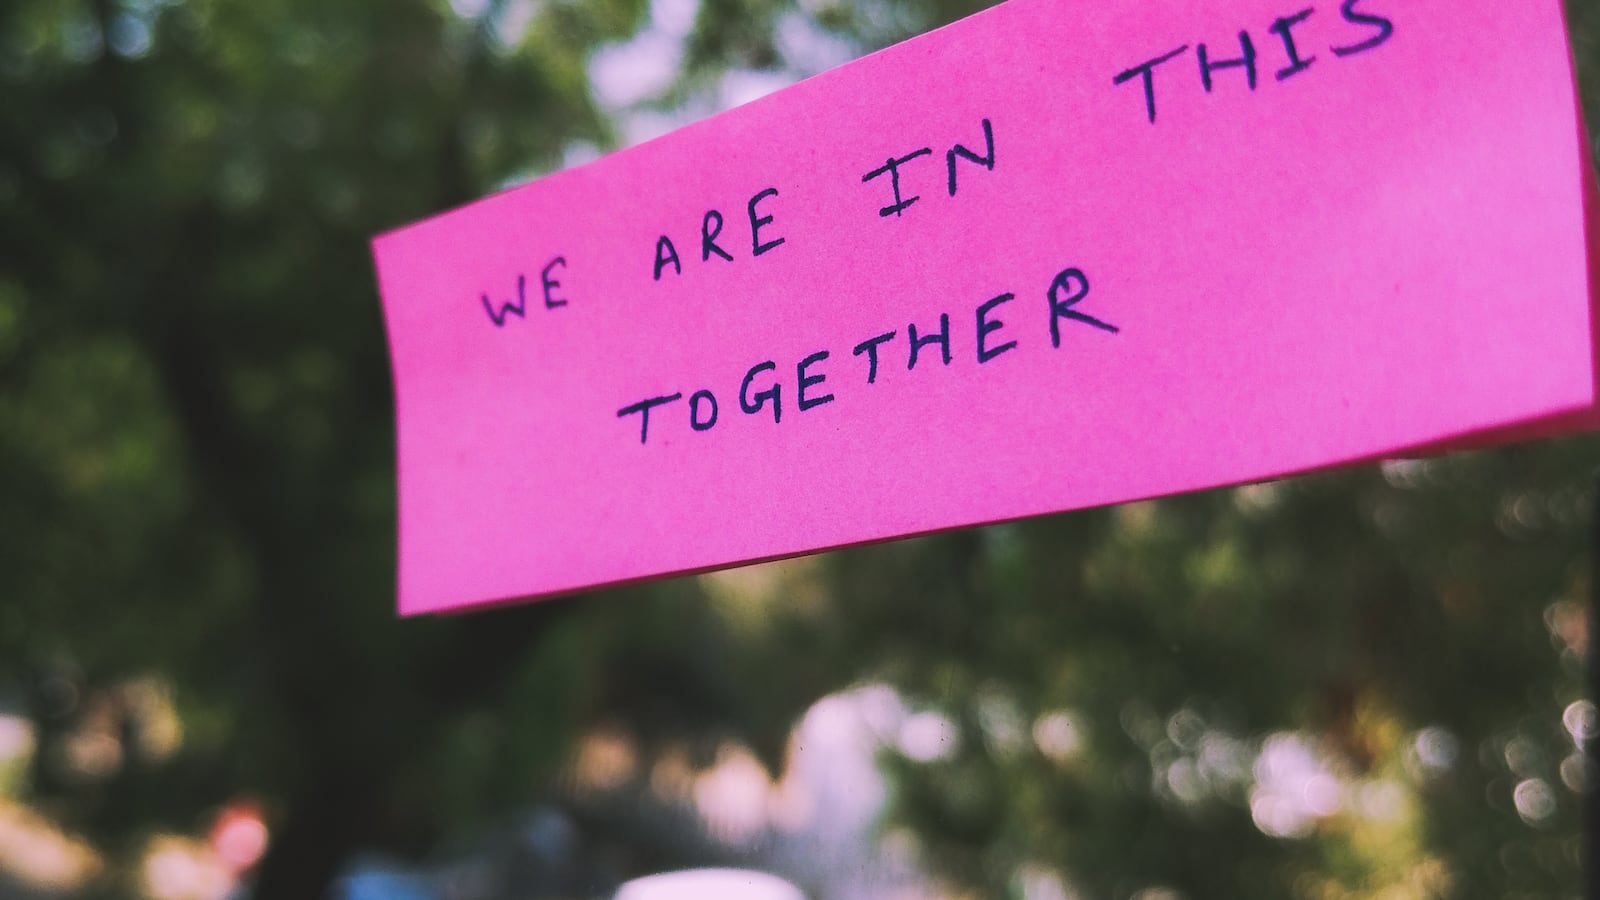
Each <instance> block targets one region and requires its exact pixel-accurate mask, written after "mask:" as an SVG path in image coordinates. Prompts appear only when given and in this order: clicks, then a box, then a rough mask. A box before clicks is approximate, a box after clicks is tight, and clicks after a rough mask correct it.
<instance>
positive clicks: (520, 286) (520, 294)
mask: <svg viewBox="0 0 1600 900" xmlns="http://www.w3.org/2000/svg"><path fill="white" fill-rule="evenodd" d="M526 286H527V279H526V278H524V277H522V276H521V275H518V276H517V302H516V303H514V304H513V303H507V304H505V305H504V306H502V307H500V312H498V313H496V312H495V311H494V304H492V303H490V302H489V295H488V294H480V295H479V296H481V297H482V298H483V311H484V312H486V313H488V314H489V320H490V321H491V322H493V323H494V324H495V327H496V328H499V327H502V326H504V325H505V324H506V318H507V317H508V316H510V315H511V314H512V313H516V314H517V318H522V316H523V312H522V310H523V307H524V306H525V305H526V304H527V302H528V298H527V296H526V293H527V292H526V291H525V290H524V288H525V287H526Z"/></svg>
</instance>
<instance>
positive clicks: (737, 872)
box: [613, 869, 805, 900]
mask: <svg viewBox="0 0 1600 900" xmlns="http://www.w3.org/2000/svg"><path fill="white" fill-rule="evenodd" d="M613 900H805V895H804V894H802V893H800V889H799V888H797V887H795V886H794V885H792V884H790V883H789V882H787V881H784V880H783V879H782V878H778V877H776V876H773V875H768V874H766V873H765V872H752V871H749V870H746V869H690V870H688V871H685V872H668V873H666V874H664V875H649V876H646V877H644V878H635V879H634V880H632V881H630V882H628V883H627V884H624V885H623V886H622V887H620V888H618V889H617V893H616V896H615V897H614V898H613Z"/></svg>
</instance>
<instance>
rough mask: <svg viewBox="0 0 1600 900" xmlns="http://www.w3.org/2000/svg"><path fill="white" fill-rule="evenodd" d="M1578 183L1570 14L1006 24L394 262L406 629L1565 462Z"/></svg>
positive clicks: (1461, 7) (603, 168)
mask: <svg viewBox="0 0 1600 900" xmlns="http://www.w3.org/2000/svg"><path fill="white" fill-rule="evenodd" d="M1587 171H1588V161H1587V154H1586V152H1585V150H1584V146H1583V139H1582V125H1581V122H1580V121H1579V116H1578V113H1577V107H1576V101H1575V97H1574V90H1573V75H1572V70H1571V65H1570V60H1569V55H1568V50H1567V46H1566V32H1565V29H1564V27H1563V23H1562V17H1561V7H1560V4H1559V3H1558V2H1556V0H1539V2H1532V3H1526V4H1520V5H1518V6H1517V7H1516V9H1515V11H1514V12H1508V11H1507V7H1506V6H1505V5H1504V4H1503V3H1490V2H1487V0H1343V2H1340V0H1295V2H1285V0H1226V2H1217V0H1209V2H1199V0H1195V2H1182V3H1157V2H1153V0H1095V2H1088V0H1078V2H1054V0H1011V2H1009V3H1005V4H1003V5H1001V6H998V7H995V8H994V9H991V10H989V11H987V12H985V13H982V14H979V15H976V16H973V17H972V18H969V19H967V20H964V21H962V22H959V23H957V24H955V25H952V26H950V27H948V28H945V29H942V30H939V31H936V32H933V33H931V34H928V35H925V36H923V37H920V38H917V39H915V40H912V41H908V42H906V43H904V44H901V45H899V46H896V47H893V48H891V49H889V50H886V51H884V52H882V53H878V54H876V55H873V56H871V57H868V58H866V59H863V60H861V61H858V62H855V63H852V64H850V65H847V66H844V67H843V68H840V69H837V70H835V71H832V72H828V73H826V74H824V75H821V76H819V77H817V78H813V79H811V80H809V81H806V82H803V83H801V84H798V85H796V86H794V87H792V88H789V89H787V90H784V91H781V92H779V93H777V94H775V95H772V96H770V97H767V98H765V99H762V100H759V101H756V102H754V103H751V104H749V105H746V106H743V107H740V108H739V109H736V110H733V111H731V112H729V113H726V114H723V115H719V116H716V117H714V118H711V119H709V120H707V121H704V122H700V123H698V124H695V125H692V126H690V127H687V128H684V129H682V130H681V131H678V132H676V133H674V134H671V135H668V136H666V137H664V138H661V139H659V140H656V141H652V142H650V143H648V144H645V145H642V146H640V147H637V148H634V149H630V150H627V151H623V152H620V153H617V154H615V155H612V156H610V157H607V158H605V159H601V160H599V161H598V162H595V163H592V164H589V165H586V166H582V167H580V168H577V169H573V170H570V171H566V172H562V173H560V174H557V175H553V176H551V177H548V178H545V179H543V180H541V181H538V182H536V183H534V184H530V185H527V186H525V187H521V188H518V189H515V190H512V191H508V192H506V193H503V194H499V195H497V196H493V197H489V198H487V199H485V200H482V201H480V202H477V203H475V204H473V205H471V206H468V207H466V208H463V209H458V210H455V211H453V212H449V213H446V214H444V215H440V216H438V217H436V218H433V219H429V220H427V221H425V222H421V223H419V224H415V225H412V226H409V227H407V228H403V229H400V230H398V231H395V232H392V233H390V234H386V235H383V236H382V237H380V238H378V239H377V240H376V241H375V242H374V249H375V254H376V258H377V266H378V272H379V278H380V281H381V285H382V292H383V299H384V309H385V313H386V317H387V321H388V329H389V338H390V343H391V349H392V354H393V363H394V375H395V391H396V405H397V407H398V418H399V481H400V525H401V528H400V610H401V612H402V613H406V614H412V613H423V612H434V611H441V610H448V609H453V608H458V607H463V606H468V605H474V604H483V603H489V602H495V601H501V600H507V599H512V598H521V597H535V596H542V595H550V594H557V593H561V592H567V591H573V590H576V589H581V588H586V587H591V586H596V585H603V584H611V583H617V582H624V581H629V580H635V579H641V578H648V577H654V576H660V575H665V574H670V573H678V572H688V571H696V570H704V569H710V568H715V567H720V566H728V565H734V564H738V563H742V562H747V561H751V560H759V559H767V558H773V557H780V556H788V555H794V554H800V553H807V552H812V551H816V550H821V549H825V548H830V547H839V546H843V545H848V544H856V543H861V542H866V541H879V540H885V539H889V538H895V537H900V536H904V535H911V534H917V533H922V532H928V531H934V530H939V529H946V528H954V527H960V526H967V525H974V524H979V523H986V522H995V521H1001V520H1007V519H1014V518H1018V517H1023V516H1031V515H1037V514H1041V513H1048V512H1054V511H1058V510H1066V509H1074V508H1080V507H1087V506H1094V505H1098V504H1105V503H1114V502H1118V501H1124V500H1130V499H1135V498H1142V497H1150V496H1155V495H1162V494H1170V493H1174V492H1179V491H1189V490H1195V489H1199V488H1206V487H1212V486H1217V485H1225V484H1233V483H1238V482H1243V481H1251V480H1258V479H1263V478H1268V477H1273V476H1277V475H1282V474H1286V473H1292V472H1298V471H1304V470H1308V469H1313V468H1318V467H1323V466H1329V465H1335V464H1340V463H1345V462H1350V461H1353V460H1360V459H1366V458H1371V457H1375V456H1381V455H1386V454H1395V453H1401V452H1405V451H1407V450H1409V449H1413V448H1421V447H1429V446H1433V447H1439V446H1448V445H1449V444H1450V443H1451V442H1461V441H1472V440H1474V439H1477V438H1481V437H1482V436H1484V435H1491V436H1492V435H1500V434H1513V433H1541V432H1549V431H1551V430H1552V429H1555V430H1559V429H1565V428H1571V427H1573V426H1574V425H1576V424H1580V423H1581V422H1582V421H1585V419H1584V417H1585V416H1586V415H1587V411H1589V410H1591V409H1592V408H1593V407H1594V404H1595V365H1594V352H1593V341H1592V339H1591V335H1592V333H1593V332H1592V328H1591V322H1590V302H1589V296H1590V293H1589V276H1588V268H1587V267H1588V254H1587V252H1586V246H1585V208H1584V199H1585V193H1584V189H1583V185H1584V179H1585V177H1586V173H1587ZM1530 430H1531V431H1530Z"/></svg>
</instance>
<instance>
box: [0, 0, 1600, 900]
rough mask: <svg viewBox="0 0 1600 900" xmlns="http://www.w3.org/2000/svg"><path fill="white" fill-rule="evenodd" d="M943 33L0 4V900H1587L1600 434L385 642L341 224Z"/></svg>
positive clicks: (926, 22)
mask: <svg viewBox="0 0 1600 900" xmlns="http://www.w3.org/2000/svg"><path fill="white" fill-rule="evenodd" d="M977 5H978V4H967V3H963V2H959V0H861V2H848V3H847V2H839V0H798V2H795V0H386V2H375V0H366V2H358V0H249V2H245V0H232V2H227V0H5V2H4V3H3V4H0V898H6V900H12V898H19V900H20V898H57V897H92V898H98V897H142V898H151V900H220V898H245V897H262V898H280V897H286V898H310V897H323V896H328V897H336V898H351V900H447V898H448V900H494V898H512V897H516V898H557V897H561V898H600V897H607V896H610V895H612V894H613V892H616V891H617V890H618V889H619V887H621V886H622V885H623V884H624V883H625V882H627V881H628V880H629V879H634V878H638V877H640V876H644V875H649V874H651V873H657V872H665V871H670V870H676V869H685V868H697V867H711V866H720V867H737V868H741V869H753V870H759V871H762V872H766V873H770V874H772V875H776V876H779V877H781V878H782V879H784V880H786V881H787V882H789V883H791V884H792V885H795V886H798V887H799V888H800V889H802V890H803V891H804V892H805V895H806V896H808V897H811V898H814V900H824V898H828V900H852V898H913V897H949V898H969V897H970V898H978V897H984V898H988V897H1007V898H1017V900H1180V898H1195V900H1198V898H1220V897H1245V898H1253V897H1262V898H1280V897H1288V898H1303V900H1333V898H1395V900H1398V898H1434V897H1447V898H1477V897H1494V898H1532V897H1575V896H1578V895H1579V893H1580V891H1581V878H1580V845H1581V843H1582V836H1583V831H1582V806H1583V804H1582V793H1581V792H1582V790H1583V788H1584V785H1585V784H1586V783H1587V782H1588V781H1589V780H1591V779H1592V778H1593V775H1592V771H1591V768H1590V767H1589V766H1588V765H1587V764H1586V763H1585V761H1584V757H1583V754H1582V746H1583V743H1584V741H1585V740H1586V739H1587V738H1589V737H1591V736H1592V735H1593V734H1594V733H1595V731H1596V729H1597V727H1600V725H1597V717H1596V711H1595V707H1594V705H1593V704H1592V703H1591V702H1590V701H1589V700H1587V699H1585V690H1584V680H1583V679H1584V669H1583V660H1584V658H1585V654H1586V652H1587V649H1586V648H1587V643H1588V641H1589V638H1590V632H1589V628H1588V617H1587V610H1588V603H1587V597H1588V594H1589V591H1590V560H1589V556H1588V553H1589V549H1590V547H1591V545H1592V542H1593V540H1594V534H1595V531H1594V524H1593V522H1592V519H1591V515H1590V508H1591V506H1592V504H1593V501H1594V496H1593V489H1592V479H1593V477H1594V472H1595V469H1596V462H1597V460H1600V453H1597V451H1600V445H1597V443H1596V441H1595V440H1594V439H1592V438H1581V439H1569V440H1565V441H1556V442H1546V443H1541V444H1538V445H1535V446H1523V447H1512V448H1508V449H1502V450H1498V451H1494V452H1488V453H1474V454H1465V455H1454V456H1450V457H1447V458H1441V459H1430V460H1426V461H1409V462H1393V463H1387V464H1383V465H1373V466H1364V467H1360V468H1357V469H1353V470H1349V471H1344V472H1339V473H1334V474H1325V475H1317V476H1314V477H1308V478H1300V479H1295V480H1290V481H1284V482H1279V483H1271V484H1260V485H1254V486H1250V487H1243V488H1238V489H1234V490H1224V491H1216V492H1211V493H1207V494H1200V495H1193V496H1185V497H1181V498H1176V499H1171V500H1162V501H1157V502H1147V503H1137V504H1131V505H1126V506H1120V507H1116V508H1111V509H1102V510H1093V511H1088V512H1082V513H1074V514H1070V515H1062V516H1056V517H1050V518H1044V519H1040V520H1036V521H1029V522H1025V523H1021V524H1014V525H1006V526H1000V527H993V528H987V529H981V530H974V531H964V532H960V533H956V534H949V535H943V536H938V537H932V538H926V539H919V540H913V541H906V542H901V543H895V544H889V545H884V546H879V547H872V548H866V549H859V550H852V551H848V552H842V553H834V554H829V555H825V556H821V557H815V558H809V559H803V560H797V561H793V562H788V563H782V564H776V565H768V566H760V567H753V568H747V569H742V570H736V571H730V572H725V573H720V574H715V575H708V576H703V577H698V578H684V579H677V580H672V581H666V582H663V583H659V584H653V585H647V586H641V587H634V588H629V589H625V590H617V591H608V592H605V593H603V594H595V595H589V596H583V597H575V598H570V599H565V600H559V601H552V602H546V603H541V604H535V605H529V606H521V607H514V608H507V609H501V610H496V611H491V612H483V613H476V614H472V615H467V616H462V617H456V618H436V619H419V620H413V621H400V620H398V619H397V618H396V617H395V614H394V612H393V610H394V584H393V572H394V530H395V523H394V490H395V485H394V468H393V450H392V448H393V421H392V411H391V405H390V404H391V397H390V383H389V369H388V365H387V356H386V349H385V345H384V333H383V327H382V320H381V317H380V308H379V303H378V299H377V296H376V290H375V284H374V277H373V272H372V267H371V262H370V257H369V254H368V247H367V241H368V239H369V238H370V237H371V236H372V235H373V234H375V233H377V232H379V231H382V230H386V229H389V228H392V227H395V226H398V225H400V224H403V223H406V222H410V221H413V220H416V219H419V218H422V217H425V216H428V215H430V214H432V213H435V212H438V211H440V210H442V209H444V208H446V207H449V206H452V205H455V204H460V203H463V202H466V201H469V200H471V199H473V198H476V197H479V196H482V195H483V194H485V193H488V192H490V191H493V190H496V189H498V188H502V187H505V186H508V185H512V184H515V183H519V182H521V181H524V180H526V179H529V178H533V177H537V176H539V175H541V174H543V173H547V172H551V171H555V170H557V169H560V168H563V167H566V166H570V165H575V164H578V163H581V162H584V161H587V160H590V159H593V158H595V157H596V156H597V155H599V154H601V153H604V152H606V151H609V150H611V149H614V148H618V147H622V146H626V145H629V144H633V143H636V142H638V141H641V140H645V139H648V138H650V137H653V136H656V135H658V134H662V133H665V132H666V131H669V130H671V129H672V128H674V127H676V126H678V125H680V124H682V123H685V122H688V121H692V120H694V119H696V118H699V117H702V116H705V115H708V114H710V113H713V112H715V111H718V110H720V109H724V108H727V107H730V106H734V105H737V104H739V103H742V102H744V101H747V100H749V99H752V98H754V97H756V96H759V95H761V94H764V93H767V92H770V91H772V90H776V89H778V88H780V87H782V86H783V85H785V84H788V83H791V82H793V81H794V80H796V79H799V78H801V77H804V76H807V75H810V74H813V73H816V72H818V71H821V70H823V69H826V68H829V67H832V66H835V65H838V64H840V63H843V62H845V61H848V60H849V59H851V58H853V57H856V56H858V55H860V54H862V53H865V52H868V51H870V50H872V49H875V48H878V47H880V46H883V45H886V44H889V43H892V42H894V41H897V40H900V39H902V38H905V37H907V36H910V35H913V34H916V33H918V32H921V31H924V30H926V29H928V28H931V27H933V26H936V25H939V24H942V23H945V22H948V21H950V20H952V19H955V18H957V17H959V16H961V15H964V14H966V13H968V12H971V11H973V10H974V9H975V8H976V7H977ZM1507 14H1508V15H1511V14H1515V13H1514V12H1507ZM1569 14H1570V20H1571V25H1572V28H1573V30H1574V42H1575V47H1576V52H1577V57H1578V65H1579V70H1580V73H1581V75H1582V81H1583V85H1584V88H1585V92H1586V99H1587V100H1589V101H1591V102H1593V101H1595V100H1596V99H1597V98H1600V92H1597V91H1596V90H1595V89H1596V88H1600V84H1596V83H1595V81H1594V79H1595V78H1596V77H1597V76H1600V55H1597V50H1596V43H1595V42H1596V38H1597V36H1600V2H1589V0H1584V2H1578V0H1574V2H1572V3H1571V4H1570V9H1569ZM1590 121H1600V116H1597V115H1596V114H1595V111H1594V110H1593V109H1591V113H1590ZM652 883H653V884H657V885H659V884H664V883H665V882H662V881H656V882H652ZM721 883H722V884H723V887H721V888H716V887H709V886H702V887H700V888H694V889H689V890H688V892H687V893H679V894H675V895H673V896H696V897H702V898H709V900H717V898H727V897H740V898H741V900H752V898H755V897H756V896H757V895H756V894H755V893H754V890H755V889H754V888H753V887H749V888H746V889H745V890H744V891H743V892H741V891H740V890H738V889H729V888H728V887H727V884H729V883H730V882H728V881H727V880H726V879H724V881H723V882H721ZM744 883H745V884H749V885H753V884H754V882H751V881H748V880H747V881H746V882H744ZM706 884H708V885H709V884H710V882H707V883H706ZM627 891H635V893H632V894H629V893H627ZM624 894H625V896H629V897H635V896H637V897H640V898H644V897H645V896H646V894H645V893H644V889H638V890H635V888H627V889H625V891H624ZM649 896H650V897H657V896H666V894H661V893H656V894H650V895H649ZM762 896H765V895H762ZM772 896H774V897H780V896H788V895H786V894H783V893H781V892H780V893H775V894H773V895H772Z"/></svg>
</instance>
